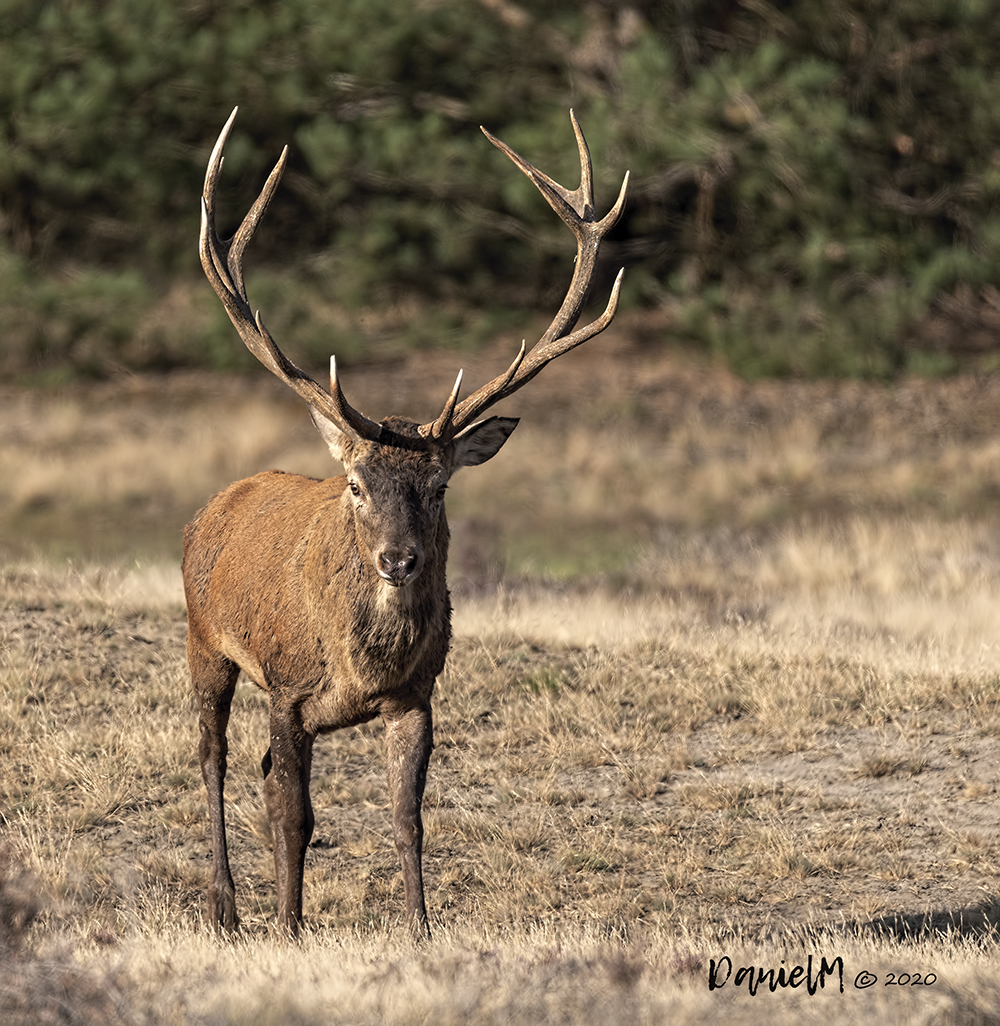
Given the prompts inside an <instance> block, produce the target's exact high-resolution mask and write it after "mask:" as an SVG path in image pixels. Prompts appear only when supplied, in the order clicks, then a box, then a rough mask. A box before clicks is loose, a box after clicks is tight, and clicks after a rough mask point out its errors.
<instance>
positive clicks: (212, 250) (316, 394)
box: [198, 107, 382, 440]
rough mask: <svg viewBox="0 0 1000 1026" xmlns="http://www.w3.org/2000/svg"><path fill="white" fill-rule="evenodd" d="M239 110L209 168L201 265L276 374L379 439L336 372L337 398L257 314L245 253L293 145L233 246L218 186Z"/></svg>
mask: <svg viewBox="0 0 1000 1026" xmlns="http://www.w3.org/2000/svg"><path fill="white" fill-rule="evenodd" d="M238 110H239V108H238V107H234V108H233V112H232V114H230V115H229V120H228V121H227V122H226V124H225V125H224V126H223V129H222V131H221V132H220V133H219V138H218V140H217V141H216V143H215V147H214V148H213V150H212V155H211V157H210V158H209V161H208V167H207V168H206V170H205V184H204V187H203V189H202V197H201V233H200V237H199V246H198V249H199V253H200V255H201V266H202V268H203V269H204V271H205V274H206V276H207V277H208V280H209V282H211V284H212V288H214V289H215V292H216V294H217V295H218V297H219V298H220V299H221V300H222V303H223V305H224V306H225V308H226V312H227V313H228V314H229V319H230V320H231V321H232V322H233V325H234V327H235V328H236V330H237V331H238V332H239V334H240V338H242V339H243V342H244V344H245V345H246V347H247V349H249V350H250V352H251V353H253V355H254V356H255V357H256V358H257V359H258V360H259V361H260V362H261V363H262V364H263V365H264V366H265V367H267V369H268V370H269V371H270V372H271V373H272V374H274V375H275V376H276V377H278V378H280V379H281V380H282V381H284V382H285V384H286V385H288V386H290V387H291V388H293V389H294V390H295V391H296V392H297V393H298V394H299V395H300V396H301V397H302V398H303V399H305V400H306V402H307V403H309V404H310V405H311V406H313V407H314V408H315V409H316V411H317V412H318V413H320V414H322V416H324V417H325V418H326V419H327V420H329V421H332V422H333V423H334V424H336V425H337V427H339V428H340V429H341V430H343V431H345V432H346V433H347V434H349V435H351V436H352V437H354V438H367V439H371V440H377V439H378V438H379V436H380V435H381V434H382V426H381V425H380V424H376V423H375V422H374V421H371V420H369V419H368V418H367V417H366V416H364V414H362V413H360V412H358V411H357V410H355V409H354V408H353V407H352V406H351V405H350V404H349V403H348V402H347V400H346V399H345V398H344V393H343V391H342V390H341V388H340V385H339V384H337V381H336V373H335V372H334V373H332V374H331V383H332V385H333V395H331V394H330V393H329V392H327V391H326V389H325V388H323V386H322V385H320V384H318V383H317V382H315V381H314V380H313V379H312V378H311V377H309V375H308V374H306V373H305V371H303V370H300V369H299V368H298V367H296V366H295V364H294V363H292V361H291V360H289V359H288V357H287V356H285V354H284V353H283V352H282V351H281V350H280V349H279V348H278V345H277V343H276V342H275V341H274V339H273V338H272V337H271V334H270V332H268V330H267V328H265V327H264V322H263V321H262V320H261V316H260V311H258V312H257V313H256V314H254V313H253V312H252V310H251V308H250V302H249V300H248V299H247V294H246V286H245V284H244V281H243V251H244V250H245V249H246V247H247V245H248V244H249V243H250V240H251V239H252V238H253V237H254V234H255V233H256V231H257V226H258V225H259V224H260V221H261V218H263V216H264V213H265V212H266V210H267V208H268V205H269V204H270V202H271V199H272V197H273V196H274V193H275V191H276V189H277V188H278V183H279V182H280V181H281V176H282V174H283V173H284V170H285V164H286V162H287V159H288V147H287V146H286V147H285V148H284V149H283V150H282V151H281V156H280V158H279V159H278V162H277V164H275V165H274V168H273V170H272V171H271V173H270V175H268V178H267V181H266V182H265V183H264V187H263V189H261V192H260V195H259V196H258V197H257V199H256V200H255V201H254V203H253V206H251V207H250V209H249V211H247V215H246V217H244V218H243V222H242V223H241V224H240V226H239V228H238V229H237V230H236V234H235V235H234V236H233V237H232V238H231V239H229V241H228V242H223V241H222V239H220V238H219V235H218V232H217V231H216V227H215V194H216V187H217V185H218V180H219V174H220V172H221V170H222V164H223V160H224V158H223V150H224V149H225V146H226V141H227V140H228V138H229V133H230V132H231V131H232V127H233V122H234V121H235V120H236V113H237V111H238Z"/></svg>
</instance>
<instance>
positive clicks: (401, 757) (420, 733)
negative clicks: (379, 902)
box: [382, 704, 434, 939]
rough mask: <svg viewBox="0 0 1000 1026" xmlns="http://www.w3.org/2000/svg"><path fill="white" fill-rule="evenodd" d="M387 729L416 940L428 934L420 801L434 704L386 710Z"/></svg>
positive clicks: (395, 817) (395, 819)
mask: <svg viewBox="0 0 1000 1026" xmlns="http://www.w3.org/2000/svg"><path fill="white" fill-rule="evenodd" d="M382 716H383V719H384V720H385V727H386V761H387V763H388V768H389V795H390V798H391V799H392V825H393V834H394V836H395V839H396V850H397V851H398V852H399V861H400V862H401V863H402V867H403V890H404V893H405V896H406V921H407V925H408V926H409V928H410V932H411V933H412V934H413V936H414V937H416V938H418V939H422V938H427V937H430V933H431V931H430V926H429V925H428V922H427V909H426V907H425V905H424V881H423V869H422V867H421V857H422V852H423V843H424V825H423V820H422V818H421V815H420V805H421V802H422V801H423V797H424V784H425V782H426V780H427V763H428V762H429V761H430V757H431V749H432V748H433V746H434V729H433V724H432V722H431V709H430V705H429V704H428V705H426V706H421V707H418V708H410V709H406V710H400V711H396V710H392V709H383V710H382Z"/></svg>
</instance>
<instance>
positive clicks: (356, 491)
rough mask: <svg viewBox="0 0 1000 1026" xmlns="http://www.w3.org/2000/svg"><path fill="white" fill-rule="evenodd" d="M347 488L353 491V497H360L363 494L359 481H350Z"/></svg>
mask: <svg viewBox="0 0 1000 1026" xmlns="http://www.w3.org/2000/svg"><path fill="white" fill-rule="evenodd" d="M347 487H348V488H350V490H351V495H354V496H358V495H360V494H361V489H360V488H359V487H358V482H357V481H348V482H347Z"/></svg>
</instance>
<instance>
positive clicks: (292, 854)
mask: <svg viewBox="0 0 1000 1026" xmlns="http://www.w3.org/2000/svg"><path fill="white" fill-rule="evenodd" d="M314 740H315V739H314V737H313V735H312V734H307V733H306V732H305V730H304V729H303V727H302V722H301V719H300V718H299V715H298V713H297V712H296V711H294V710H286V709H282V708H281V707H280V706H276V705H274V704H272V706H271V747H270V749H269V750H268V755H269V756H270V758H268V755H265V756H264V760H263V762H262V767H263V769H264V772H265V777H264V804H265V806H266V807H267V816H268V819H269V820H270V822H271V835H272V838H273V841H274V872H275V877H276V878H277V884H278V924H279V925H280V926H282V927H284V928H285V929H286V930H287V931H288V932H289V933H290V934H291V935H292V936H293V937H294V936H297V935H298V932H299V927H300V926H301V925H302V874H303V870H304V866H305V859H306V847H307V846H308V844H309V840H310V838H311V837H312V832H313V825H314V823H315V817H314V816H313V808H312V801H311V799H310V797H309V775H310V771H311V769H312V746H313V741H314Z"/></svg>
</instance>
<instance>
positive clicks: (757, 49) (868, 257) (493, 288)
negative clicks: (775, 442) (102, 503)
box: [0, 0, 1000, 377]
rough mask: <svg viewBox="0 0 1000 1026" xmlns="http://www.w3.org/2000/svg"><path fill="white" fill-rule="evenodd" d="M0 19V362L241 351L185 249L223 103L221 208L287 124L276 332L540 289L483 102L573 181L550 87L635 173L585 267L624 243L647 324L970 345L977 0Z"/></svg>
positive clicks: (982, 29) (837, 361) (190, 244)
mask: <svg viewBox="0 0 1000 1026" xmlns="http://www.w3.org/2000/svg"><path fill="white" fill-rule="evenodd" d="M0 25H2V28H3V31H2V32H0V66H2V67H3V68H4V75H3V76H0V302H2V303H3V307H4V313H5V322H6V342H5V344H4V346H3V348H2V350H0V374H4V375H5V376H8V377H10V376H17V375H25V374H28V375H31V374H37V373H48V372H50V371H51V368H53V367H59V366H64V367H67V368H70V369H71V370H75V371H77V372H80V371H82V372H87V373H98V374H102V373H108V372H109V371H112V370H113V369H114V368H116V367H121V366H125V367H133V368H139V369H142V368H166V367H170V366H175V365H182V364H190V363H197V364H201V365H207V366H216V367H229V366H241V365H242V366H245V365H247V364H248V358H246V357H245V356H244V354H242V352H240V351H239V347H238V343H236V346H235V350H236V351H235V352H234V342H235V337H234V336H233V334H232V330H231V328H230V327H229V326H228V322H227V321H226V320H225V318H224V316H220V314H219V311H218V310H217V309H216V305H217V304H214V300H213V299H212V297H211V294H210V292H208V289H207V286H206V285H205V284H204V283H203V282H202V281H200V280H199V274H200V272H199V271H198V268H197V257H196V254H195V251H194V250H195V246H194V239H195V238H196V235H197V220H198V213H197V209H198V208H197V197H198V194H199V191H200V187H201V177H202V174H203V170H204V163H205V160H206V158H207V155H208V152H209V150H210V148H211V145H212V143H213V141H214V139H215V136H216V135H217V133H218V131H219V129H220V127H221V125H222V123H223V122H224V120H225V118H226V117H227V116H228V113H229V111H230V110H231V109H232V107H233V106H234V105H235V104H237V103H239V104H240V106H241V116H240V118H239V120H238V122H237V127H236V131H235V132H234V135H233V137H232V139H231V141H230V145H229V147H228V149H227V163H226V172H225V175H224V180H223V185H222V198H221V208H222V220H223V223H224V225H227V224H228V225H233V224H234V223H235V221H236V220H237V219H238V218H239V216H241V215H242V213H243V211H244V210H245V209H246V207H247V205H248V203H249V202H250V200H251V199H252V197H253V196H254V195H255V194H256V191H257V190H258V189H259V187H260V184H261V182H262V180H263V178H264V176H265V175H266V173H267V171H268V170H269V168H270V166H271V164H272V163H273V161H274V160H275V159H276V158H277V156H278V153H279V152H280V147H281V145H282V144H283V143H285V142H288V143H289V145H290V162H289V168H288V171H287V172H286V176H285V180H284V182H283V184H282V187H281V189H280V191H279V194H278V196H277V198H276V200H275V202H274V204H273V205H272V208H271V210H270V211H269V213H268V217H267V220H266V222H265V225H264V227H263V228H262V230H261V233H260V237H259V239H258V240H256V242H255V243H254V248H253V249H252V250H251V252H250V254H249V256H248V258H247V263H248V267H249V268H250V270H251V273H252V274H253V279H254V280H253V284H252V291H251V296H252V298H253V299H254V301H255V303H258V304H259V305H260V306H261V307H262V308H263V309H264V312H265V314H266V315H267V317H268V321H269V323H270V324H271V325H272V326H273V327H274V328H275V330H279V329H280V337H281V338H282V340H283V341H286V342H287V344H288V346H289V348H290V349H294V350H295V352H296V353H297V354H298V355H299V356H300V357H301V354H302V353H303V352H305V353H306V354H307V356H308V358H309V359H310V360H317V361H319V360H322V359H323V358H325V355H326V354H327V353H328V352H329V351H330V349H331V348H336V349H337V350H338V352H340V353H342V354H344V355H347V356H348V357H350V355H351V354H352V353H353V354H359V353H361V352H362V351H363V350H365V349H371V348H372V347H374V348H375V350H376V351H377V350H378V347H379V346H381V345H384V344H388V343H387V341H386V340H388V339H391V338H395V339H397V341H396V342H395V343H393V344H397V345H413V344H417V345H422V344H430V343H445V344H472V343H474V342H475V340H476V339H478V338H481V337H485V336H486V335H488V334H489V333H490V332H492V331H496V330H498V329H500V328H506V327H507V326H509V325H510V324H511V318H513V317H515V316H517V317H519V318H521V319H524V318H526V317H527V314H528V313H529V312H530V311H532V310H535V309H538V310H545V311H548V310H551V309H553V308H554V307H555V306H556V305H557V304H558V301H559V297H560V295H561V290H562V289H563V288H565V285H566V283H567V280H568V273H569V263H570V260H571V256H572V241H571V239H570V237H569V235H568V233H567V232H566V231H565V229H564V228H563V227H562V226H561V225H560V224H559V223H558V221H557V220H556V219H555V218H554V216H553V215H552V214H551V212H550V211H549V210H548V208H547V207H546V206H545V204H544V202H543V201H542V200H541V199H540V198H539V197H538V196H537V195H536V194H535V193H534V190H533V189H532V187H531V185H530V183H528V182H527V181H526V180H525V179H524V178H523V177H522V176H520V175H519V174H518V173H517V172H516V171H515V170H514V169H513V168H512V167H511V166H510V165H509V164H508V163H506V161H505V160H504V158H503V157H502V156H501V155H500V154H498V153H496V152H495V151H494V150H493V148H492V147H490V146H489V144H488V143H487V142H486V140H484V139H483V137H482V136H481V135H480V133H479V131H478V125H479V124H481V123H482V124H486V125H487V126H488V127H489V128H490V129H491V131H494V132H495V133H496V134H498V135H500V136H501V137H502V138H504V139H505V140H506V141H507V142H509V143H510V144H511V145H512V146H514V148H515V149H518V150H520V151H521V152H522V153H524V154H525V155H526V156H527V157H528V158H529V159H531V160H532V161H533V162H534V163H536V164H538V165H539V166H540V167H542V168H543V169H545V170H546V171H548V172H549V173H551V174H552V175H553V176H554V177H556V178H558V179H561V180H563V181H565V182H566V183H567V184H569V185H575V183H576V173H577V172H576V170H575V159H574V153H573V145H572V135H571V132H570V128H569V122H568V118H567V116H566V110H567V108H568V107H569V106H571V105H572V106H574V107H575V108H576V109H577V113H578V115H579V116H580V119H581V122H582V123H583V125H584V128H585V130H586V132H587V135H588V139H589V140H590V143H591V148H592V150H593V152H594V155H595V159H596V172H597V178H598V202H599V204H600V205H601V206H605V205H606V204H608V203H610V202H611V200H612V199H613V196H614V193H615V191H616V189H617V186H618V182H619V181H620V175H621V173H622V172H623V171H624V169H625V168H626V167H629V168H631V170H632V174H633V183H634V184H633V188H632V193H631V200H630V203H629V207H628V209H627V212H626V215H625V218H624V219H623V223H622V225H621V226H620V227H619V228H618V229H616V231H615V233H614V234H613V236H612V237H611V238H610V239H609V240H608V243H607V257H606V261H605V266H604V268H602V272H601V273H602V276H603V279H602V281H601V282H600V283H599V287H600V288H602V289H606V287H607V285H608V283H609V282H610V278H611V276H612V275H613V273H614V271H615V270H616V269H617V265H618V264H620V263H625V264H627V265H628V266H629V273H628V275H627V277H626V290H625V295H624V302H625V304H626V305H631V306H633V307H635V306H641V305H660V304H665V305H667V306H668V307H669V308H670V309H671V311H673V313H674V317H673V331H672V332H671V334H670V336H669V337H665V338H664V344H674V343H683V344H689V345H695V346H700V347H703V348H705V349H707V350H709V351H711V352H713V353H716V354H718V355H719V356H721V357H722V358H723V359H725V360H728V361H729V362H730V363H731V364H733V365H734V366H736V367H737V368H738V369H739V370H741V371H742V372H743V373H747V374H763V373H766V374H775V373H800V374H866V375H872V374H874V375H886V374H891V373H893V372H894V371H895V370H897V369H899V368H900V367H906V366H916V365H919V366H920V367H923V368H926V367H929V366H934V367H943V366H950V365H952V362H951V361H954V360H955V359H958V358H960V357H962V356H963V354H965V353H967V352H969V351H970V350H975V351H977V352H980V351H986V352H989V351H990V350H991V349H992V348H994V346H995V342H996V339H995V337H994V324H995V321H996V317H997V311H998V310H1000V293H997V292H996V290H995V289H994V287H993V282H994V281H995V279H996V278H997V270H996V269H997V262H998V256H1000V219H998V216H997V198H998V193H1000V146H998V145H997V144H998V141H1000V108H998V106H997V104H995V103H994V102H993V98H994V97H995V96H996V95H997V85H998V83H997V76H998V71H997V68H996V61H995V59H994V55H995V53H996V52H997V51H998V49H1000V24H998V21H997V19H996V18H995V16H994V13H993V10H992V5H990V4H988V3H986V2H982V0H957V2H956V0H895V2H890V0H871V2H866V0H838V2H834V3H830V2H822V0H789V2H785V3H775V4H769V3H767V2H763V0H758V2H755V3H754V4H752V5H751V4H743V3H739V2H736V0H678V2H676V3H671V4H662V3H659V2H653V0H645V2H637V3H635V4H634V5H632V6H626V5H624V4H621V3H618V2H614V0H604V2H603V3H592V4H590V5H580V4H578V3H575V2H570V0H547V2H540V3H534V4H532V5H531V6H530V7H528V6H525V7H524V8H518V7H516V6H514V5H513V4H511V3H508V2H507V0H482V2H480V3H470V2H467V0H436V2H428V3H419V4H414V3H411V2H403V0H343V2H340V3H336V4H333V3H320V2H308V0H283V2H281V3H259V2H230V3H226V4H220V3H216V2H210V0H201V2H197V0H192V2H186V3H182V4H167V3H162V2H157V0H145V2H138V0H101V2H98V0H63V2H49V3H46V2H41V3H39V2H35V3H27V2H26V0H6V2H4V0H0ZM255 268H256V273H253V272H254V269H255ZM601 298H602V299H603V296H602V297H601ZM511 330H514V329H513V328H512V329H511ZM928 353H930V354H936V355H933V357H932V358H931V359H928V358H927V355H926V354H928ZM915 354H916V355H915ZM250 362H252V361H250Z"/></svg>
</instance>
